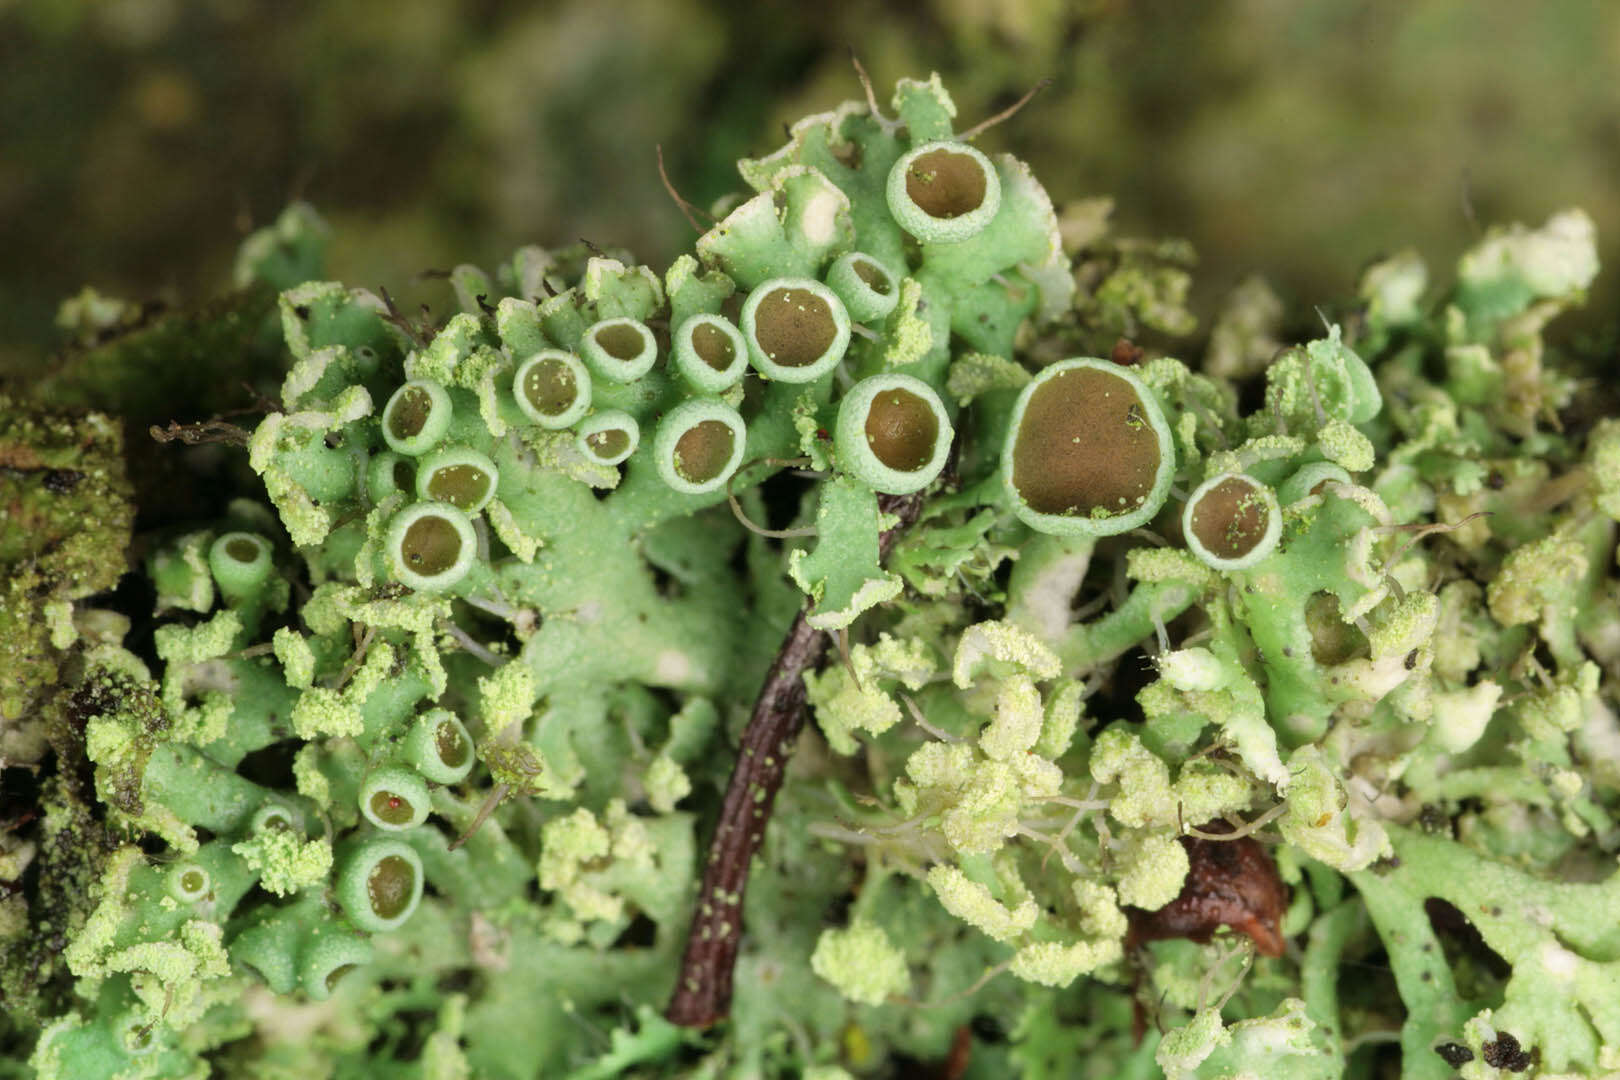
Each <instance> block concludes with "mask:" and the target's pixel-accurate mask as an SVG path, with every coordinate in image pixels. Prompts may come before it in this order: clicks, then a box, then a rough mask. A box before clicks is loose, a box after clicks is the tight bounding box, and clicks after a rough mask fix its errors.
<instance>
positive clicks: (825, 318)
mask: <svg viewBox="0 0 1620 1080" xmlns="http://www.w3.org/2000/svg"><path fill="white" fill-rule="evenodd" d="M740 321H741V323H742V334H743V338H744V339H746V340H747V342H748V358H749V360H750V361H751V362H752V363H753V365H754V370H755V371H758V372H759V373H760V374H761V375H763V376H765V377H766V378H767V379H775V380H777V381H778V382H786V383H807V382H815V381H816V380H817V379H819V378H821V377H822V376H823V375H825V374H827V373H828V372H829V371H831V370H832V369H833V368H835V367H837V366H838V361H840V360H842V359H843V358H844V350H845V349H847V348H849V312H847V311H845V310H844V302H843V301H842V300H840V299H838V295H837V294H836V293H834V292H833V291H832V290H831V289H829V288H827V286H825V285H823V284H822V283H821V282H819V281H816V280H814V279H812V278H772V279H770V280H769V281H765V282H761V283H760V284H759V285H758V286H756V287H755V289H754V291H753V292H751V293H749V294H748V299H747V300H745V301H743V307H742V314H741V319H740Z"/></svg>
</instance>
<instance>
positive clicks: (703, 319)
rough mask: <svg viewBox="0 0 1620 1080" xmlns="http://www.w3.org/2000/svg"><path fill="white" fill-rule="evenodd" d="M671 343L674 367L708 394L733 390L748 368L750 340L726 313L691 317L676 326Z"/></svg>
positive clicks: (688, 380) (694, 386) (696, 387)
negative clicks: (747, 340)
mask: <svg viewBox="0 0 1620 1080" xmlns="http://www.w3.org/2000/svg"><path fill="white" fill-rule="evenodd" d="M671 344H672V347H673V354H674V357H675V370H677V371H679V372H680V373H681V377H682V378H684V379H685V380H686V381H687V382H689V383H691V384H692V386H693V388H694V389H696V390H699V391H701V392H702V393H705V394H718V393H720V392H721V391H722V390H727V389H730V388H731V387H732V386H734V385H736V383H737V380H738V379H741V378H742V377H743V372H744V371H746V370H747V369H748V342H746V341H744V340H743V336H742V331H741V330H738V329H737V327H736V326H734V325H733V324H732V322H731V320H730V319H728V318H726V317H725V316H724V315H713V314H710V313H709V312H699V313H698V314H696V315H693V316H691V317H690V318H688V319H687V320H686V321H685V322H683V323H681V325H680V326H679V327H677V328H676V330H675V339H674V341H673V342H672V343H671Z"/></svg>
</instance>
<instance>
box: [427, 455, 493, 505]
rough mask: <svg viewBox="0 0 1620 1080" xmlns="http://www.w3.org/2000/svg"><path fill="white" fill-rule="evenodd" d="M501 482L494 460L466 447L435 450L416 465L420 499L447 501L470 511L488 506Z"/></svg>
mask: <svg viewBox="0 0 1620 1080" xmlns="http://www.w3.org/2000/svg"><path fill="white" fill-rule="evenodd" d="M499 481H500V473H499V472H497V471H496V468H495V463H494V462H493V461H491V460H489V458H488V457H487V456H485V455H484V454H480V453H479V452H478V451H476V450H471V449H468V448H467V447H465V446H451V447H445V448H443V449H440V450H435V451H434V452H433V453H431V454H429V455H428V456H427V457H425V458H423V459H422V461H421V463H420V464H418V465H417V467H416V494H417V497H418V498H422V499H428V500H432V501H438V502H447V503H449V504H450V505H451V506H454V507H455V508H456V509H458V510H465V511H466V512H467V513H469V514H476V513H478V511H480V510H482V509H483V508H484V507H486V506H488V505H489V501H490V500H491V499H493V498H494V497H495V485H496V484H497V483H499Z"/></svg>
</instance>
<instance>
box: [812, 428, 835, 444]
mask: <svg viewBox="0 0 1620 1080" xmlns="http://www.w3.org/2000/svg"><path fill="white" fill-rule="evenodd" d="M816 438H818V439H820V440H821V441H822V442H826V441H827V440H828V439H830V438H832V435H831V433H829V432H828V431H827V429H826V428H824V427H818V428H816Z"/></svg>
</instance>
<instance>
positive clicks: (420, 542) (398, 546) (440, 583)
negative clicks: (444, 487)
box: [383, 502, 478, 592]
mask: <svg viewBox="0 0 1620 1080" xmlns="http://www.w3.org/2000/svg"><path fill="white" fill-rule="evenodd" d="M383 551H384V554H385V556H386V558H387V562H388V571H389V573H390V574H391V575H392V576H393V578H394V580H395V581H397V582H399V583H400V584H401V585H407V586H409V587H410V588H412V589H416V590H418V591H420V592H442V591H443V590H445V589H448V588H450V587H451V586H453V585H455V584H456V582H458V581H460V580H461V579H462V578H464V577H466V576H467V571H469V570H471V569H472V565H473V563H474V561H476V560H477V558H478V538H477V536H476V535H475V534H474V533H473V527H472V521H470V520H469V519H468V517H467V515H466V514H464V513H462V512H461V511H460V510H458V509H456V508H455V507H454V506H451V505H450V504H449V503H445V502H419V503H416V504H414V505H412V506H407V507H406V508H405V509H403V510H401V511H400V512H399V513H397V514H395V515H394V519H393V521H391V522H389V524H388V534H387V536H386V538H385V539H384V541H383Z"/></svg>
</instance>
